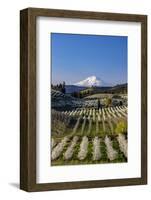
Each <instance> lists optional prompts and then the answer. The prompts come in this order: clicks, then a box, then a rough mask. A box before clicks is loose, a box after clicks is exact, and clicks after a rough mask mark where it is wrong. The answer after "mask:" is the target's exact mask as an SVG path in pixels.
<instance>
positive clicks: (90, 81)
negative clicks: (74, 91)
mask: <svg viewBox="0 0 151 200" xmlns="http://www.w3.org/2000/svg"><path fill="white" fill-rule="evenodd" d="M74 85H76V86H84V87H91V86H97V87H103V86H108V84H106V83H105V82H104V81H103V80H101V79H100V78H98V77H96V76H90V77H88V78H86V79H84V80H83V81H80V82H78V83H75V84H74Z"/></svg>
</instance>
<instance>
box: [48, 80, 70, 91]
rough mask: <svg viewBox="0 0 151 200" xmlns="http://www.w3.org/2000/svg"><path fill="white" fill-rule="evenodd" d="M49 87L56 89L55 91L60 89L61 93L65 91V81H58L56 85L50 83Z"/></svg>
mask: <svg viewBox="0 0 151 200" xmlns="http://www.w3.org/2000/svg"><path fill="white" fill-rule="evenodd" d="M51 88H52V89H54V90H57V91H60V92H62V93H64V94H65V93H66V84H65V81H63V83H59V84H57V85H53V84H51Z"/></svg>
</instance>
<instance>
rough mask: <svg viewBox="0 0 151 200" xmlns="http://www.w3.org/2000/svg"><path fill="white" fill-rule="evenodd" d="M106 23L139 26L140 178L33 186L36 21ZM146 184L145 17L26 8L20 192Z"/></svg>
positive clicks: (22, 14) (22, 22)
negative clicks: (52, 19) (74, 20)
mask: <svg viewBox="0 0 151 200" xmlns="http://www.w3.org/2000/svg"><path fill="white" fill-rule="evenodd" d="M38 16H45V17H56V18H57V17H61V18H72V19H90V20H109V21H121V22H125V21H127V22H140V23H141V177H140V178H137V177H136V178H125V179H112V180H89V181H77V182H72V181H71V182H59V183H40V184H39V183H36V81H37V80H36V18H37V17H38ZM143 184H147V16H146V15H135V14H118V13H103V12H88V11H72V10H54V9H41V8H27V9H24V10H21V12H20V188H21V189H22V190H25V191H29V192H33V191H47V190H65V189H81V188H99V187H109V186H126V185H143Z"/></svg>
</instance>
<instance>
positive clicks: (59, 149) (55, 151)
mask: <svg viewBox="0 0 151 200" xmlns="http://www.w3.org/2000/svg"><path fill="white" fill-rule="evenodd" d="M67 141H68V137H64V138H63V139H62V141H61V142H60V143H59V144H58V145H57V146H56V147H54V149H53V151H52V154H51V159H52V160H55V159H57V158H58V157H59V156H60V154H61V153H62V151H63V149H64V147H65V145H66V144H67Z"/></svg>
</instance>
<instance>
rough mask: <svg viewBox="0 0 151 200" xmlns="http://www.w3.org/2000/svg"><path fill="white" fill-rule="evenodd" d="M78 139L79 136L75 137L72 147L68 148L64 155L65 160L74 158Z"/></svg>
mask: <svg viewBox="0 0 151 200" xmlns="http://www.w3.org/2000/svg"><path fill="white" fill-rule="evenodd" d="M78 139H79V138H78V136H74V137H73V140H72V142H71V144H70V146H69V147H68V148H67V150H66V151H65V153H64V159H65V160H69V159H71V158H72V156H73V152H74V147H75V146H76V143H77V141H78Z"/></svg>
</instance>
